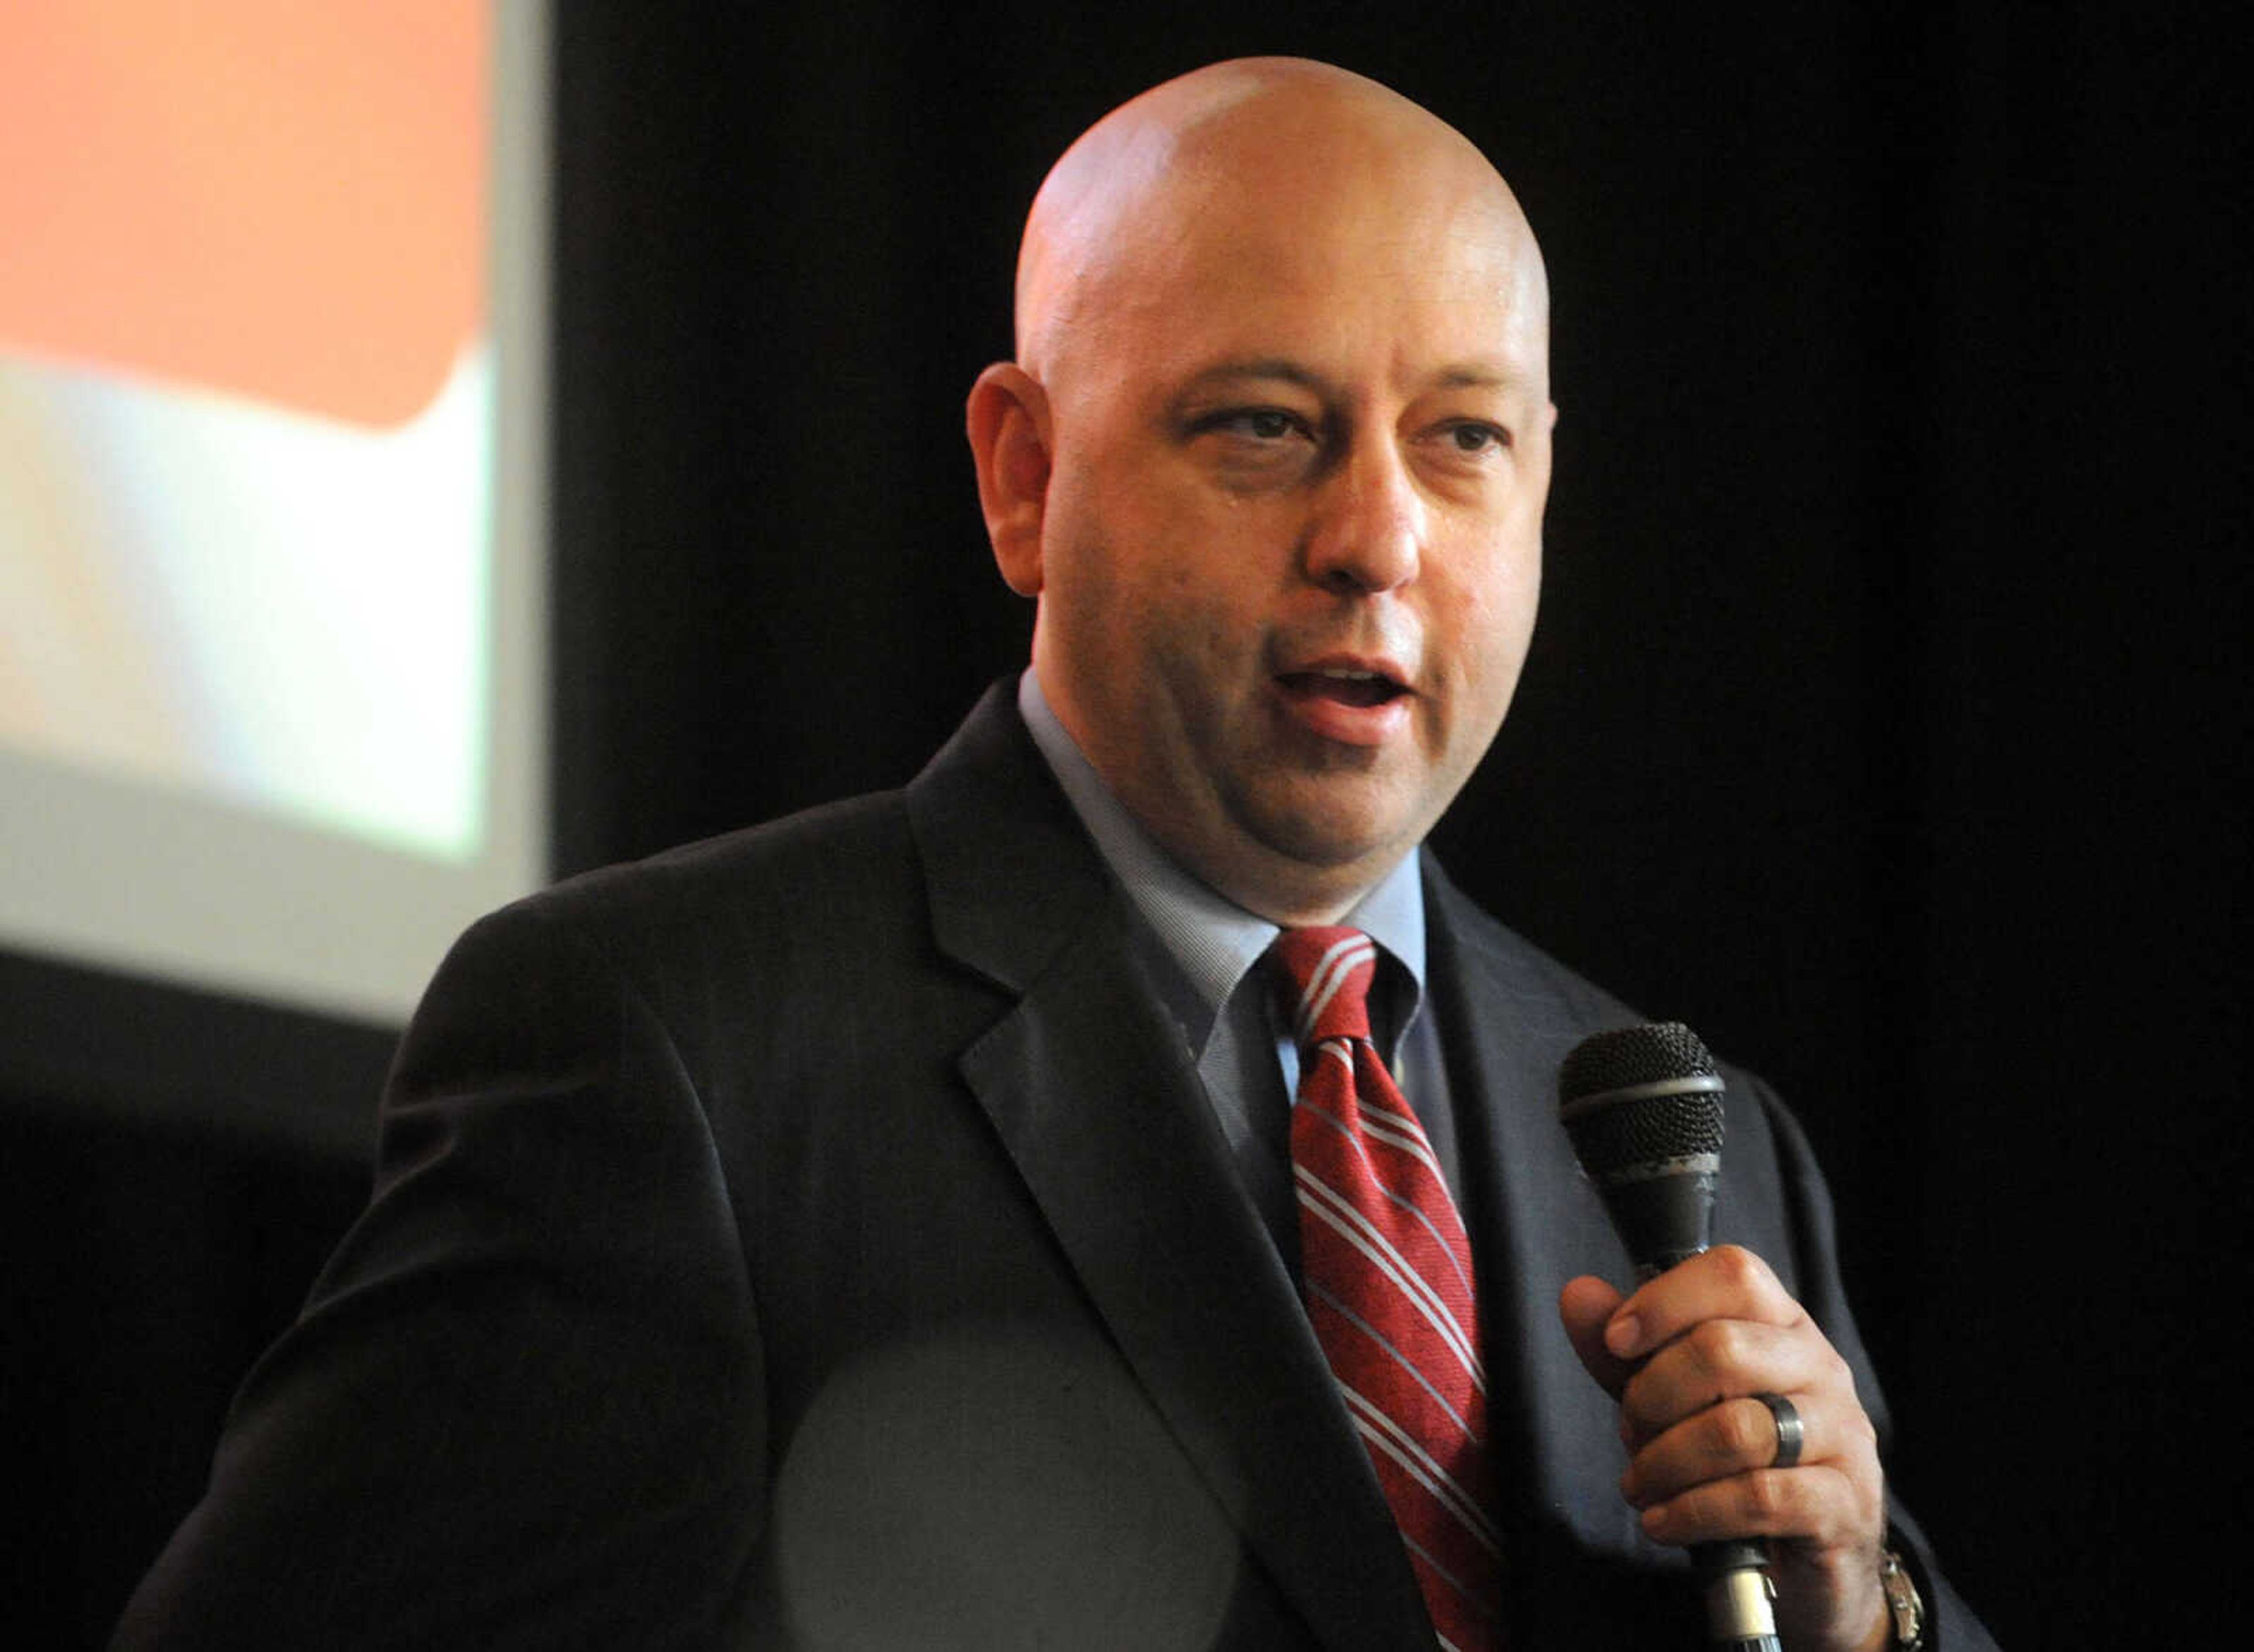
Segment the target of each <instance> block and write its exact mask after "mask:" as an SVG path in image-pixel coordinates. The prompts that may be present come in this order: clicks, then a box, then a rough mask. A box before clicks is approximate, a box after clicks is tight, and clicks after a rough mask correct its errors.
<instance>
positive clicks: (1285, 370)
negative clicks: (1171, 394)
mask: <svg viewBox="0 0 2254 1652" xmlns="http://www.w3.org/2000/svg"><path fill="white" fill-rule="evenodd" d="M1248 379H1268V380H1280V381H1283V382H1284V383H1286V384H1296V385H1298V386H1299V388H1301V389H1305V390H1312V391H1313V392H1314V393H1315V394H1316V395H1325V394H1327V393H1328V391H1329V390H1330V388H1331V382H1330V381H1329V380H1328V379H1327V378H1325V377H1324V376H1323V375H1322V374H1320V373H1318V372H1316V371H1315V370H1314V369H1313V367H1308V366H1307V365H1306V363H1304V362H1300V361H1294V360H1291V359H1290V358H1288V357H1285V356H1260V357H1255V358H1251V359H1248V360H1242V361H1216V362H1215V363H1214V365H1213V366H1211V367H1205V368H1202V369H1201V370H1200V371H1199V372H1197V373H1195V374H1192V375H1191V376H1190V378H1189V379H1188V380H1187V381H1186V382H1185V383H1184V384H1183V385H1182V388H1181V395H1182V396H1183V397H1184V398H1187V397H1189V396H1193V395H1197V394H1199V393H1200V392H1201V391H1206V390H1215V389H1220V388H1223V387H1224V386H1227V385H1230V384H1236V383H1238V382H1240V381H1244V380H1248Z"/></svg>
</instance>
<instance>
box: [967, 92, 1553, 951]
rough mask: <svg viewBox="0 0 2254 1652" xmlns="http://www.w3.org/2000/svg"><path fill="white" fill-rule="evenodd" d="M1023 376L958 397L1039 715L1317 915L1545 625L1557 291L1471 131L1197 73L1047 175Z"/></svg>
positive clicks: (1017, 372) (1029, 291) (1432, 802)
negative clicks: (1027, 618)
mask: <svg viewBox="0 0 2254 1652" xmlns="http://www.w3.org/2000/svg"><path fill="white" fill-rule="evenodd" d="M1017 297H1018V360H1017V361H1016V362H1015V363H1014V364H1000V365H997V366H995V367H989V368H988V369H987V370H986V372H985V373H984V374H982V375H981V376H980V378H979V380H978V382H977V386H976V387H975V388H973V389H972V391H971V395H970V407H969V410H968V411H969V426H970V439H971V446H972V449H973V451H974V452H975V453H976V455H977V462H978V479H979V493H980V498H981V502H982V504H983V506H984V511H985V515H986V523H987V529H988V532H989V534H990V535H991V537H992V540H993V543H994V553H995V557H996V560H997V561H998V563H1000V565H1001V569H1002V572H1003V575H1004V577H1005V578H1006V579H1007V580H1008V581H1009V583H1010V584H1011V585H1012V588H1013V589H1015V590H1017V591H1019V592H1021V593H1023V594H1025V595H1027V596H1032V597H1034V598H1037V600H1038V610H1037V615H1036V619H1035V622H1034V635H1033V662H1034V666H1035V669H1036V670H1037V671H1038V672H1039V674H1040V681H1041V686H1042V689H1043V690H1044V692H1045V693H1046V694H1047V697H1048V699H1049V701H1050V704H1052V705H1053V706H1054V708H1055V710H1056V712H1057V715H1058V717H1059V718H1061V721H1062V722H1063V723H1064V725H1065V726H1066V728H1068V730H1069V731H1070V732H1071V733H1072V735H1073V737H1074V739H1075V740H1077V741H1078V742H1079V744H1080V746H1081V748H1082V750H1083V751H1085V752H1086V753H1088V756H1089V760H1091V761H1092V762H1093V763H1094V764H1095V765H1096V770H1097V772H1098V773H1099V774H1102V775H1103V778H1104V780H1105V781H1106V782H1107V783H1108V784H1109V785H1110V788H1112V790H1113V791H1114V792H1116V793H1117V795H1118V796H1119V798H1120V800H1121V801H1122V802H1124V804H1125V805H1126V806H1127V808H1128V809H1130V810H1131V811H1132V812H1133V814H1134V815H1135V816H1136V817H1137V818H1138V819H1139V820H1140V821H1141V822H1142V823H1144V825H1145V827H1146V828H1147V829H1148V830H1150V831H1151V832H1152V835H1153V836H1155V837H1157V838H1158V839H1159V841H1160V842H1161V843H1162V844H1165V845H1166V848H1167V849H1168V850H1169V851H1171V852H1172V853H1173V855H1174V856H1175V857H1176V858H1178V859H1180V861H1181V862H1182V863H1183V864H1184V865H1186V866H1187V867H1188V868H1189V869H1190V870H1191V871H1192V872H1195V873H1196V874H1197V875H1198V876H1199V877H1201V878H1202V879H1205V881H1207V882H1208V883H1209V884H1211V885H1212V886H1214V887H1215V888H1216V889H1218V890H1220V891H1221V892H1222V893H1224V894H1226V895H1228V896H1229V897H1230V898H1231V899H1233V900H1236V901H1237V902H1238V903H1239V904H1240V905H1243V906H1244V907H1248V908H1250V909H1251V910H1253V911H1255V912H1258V913H1260V914H1263V915H1264V916H1267V917H1270V918H1272V919H1275V920H1277V921H1281V922H1308V921H1318V920H1323V919H1328V918H1331V917H1334V916H1336V915H1337V914H1339V913H1341V912H1342V911H1343V910H1344V908H1345V907H1347V906H1348V905H1350V904H1351V903H1352V901H1353V900H1355V898H1356V897H1357V896H1358V895H1359V894H1360V893H1362V891H1363V890H1365V889H1367V888H1368V887H1369V885H1370V884H1372V883H1373V882H1375V881H1376V879H1378V878H1379V877H1381V876H1382V875H1383V873H1384V872H1386V871H1387V870H1388V869H1389V868H1390V866H1391V865H1393V864H1394V863H1395V862H1396V861H1397V860H1398V859H1399V858H1400V857H1401V856H1402V855H1403V854H1404V853H1405V852H1407V851H1409V850H1410V849H1411V847H1413V846H1414V845H1415V844H1417V843H1418V841H1419V840H1420V839H1421V838H1422V837H1424V835H1425V831H1426V830H1428V829H1429V828H1430V827H1431V826H1432V823H1433V822H1434V821H1435V820H1437V819H1438V818H1439V815H1440V813H1441V811H1442V810H1443V809H1446V807H1447V805H1448V803H1449V802H1450V801H1451V800H1452V799H1453V797H1454V796H1455V795H1456V792H1457V791H1458V789H1459V788H1460V787H1461V786H1462V785H1463V782H1464V781H1465V780H1466V778H1467V777H1468V775H1469V774H1470V773H1471V771H1472V769H1473V767H1474V765H1476V763H1477V762H1478V760H1479V759H1480V757H1481V754H1482V753H1484V752H1485V751H1486V749H1487V747H1488V743H1489V742H1490V741H1491V740H1492V739H1494V737H1495V731H1496V729H1497V728H1499V727H1500V726H1501V725H1502V717H1503V713H1504V711H1506V710H1508V709H1509V704H1510V697H1511V692H1512V690H1513V689H1514V688H1515V687H1516V683H1517V680H1518V673H1519V668H1520V667H1521V665H1522V664H1523V662H1524V659H1525V655H1526V646H1527V641H1528V638H1529V636H1530V633H1531V631H1532V628H1533V624H1534V611H1535V606H1536V602H1537V596H1538V592H1539V590H1540V584H1541V531H1542V510H1543V505H1544V500H1545V499H1546V497H1547V494H1548V491H1549V480H1550V431H1551V424H1552V423H1553V421H1554V419H1555V409H1552V408H1551V405H1550V388H1549V342H1548V334H1549V325H1548V323H1549V304H1548V293H1547V288H1546V285H1545V283H1544V275H1543V269H1542V262H1541V255H1540V253H1539V252H1538V250H1537V248H1536V247H1535V244H1534V237H1533V235H1532V233H1531V232H1530V230H1529V229H1528V228H1527V226H1526V221H1525V219H1524V217H1523V214H1521V213H1520V211H1519V208H1518V204H1517V202H1516V200H1514V199H1513V198H1512V196H1511V194H1510V192H1509V189H1508V188H1507V187H1506V186H1504V184H1503V182H1502V179H1500V178H1499V177H1497V176H1496V175H1495V171H1494V169H1493V168H1492V167H1491V166H1489V165H1488V163H1487V161H1486V160H1485V159H1484V158H1482V157H1481V155H1480V153H1479V152H1478V151H1476V150H1475V149H1474V148H1473V147H1472V145H1471V144H1469V143H1467V141H1466V140H1465V139H1464V138H1463V137H1460V135H1459V134H1457V133H1456V132H1455V131H1453V130H1451V129H1450V128H1448V127H1447V126H1446V125H1444V124H1442V123H1440V122H1439V121H1438V120H1436V119H1434V118H1433V117H1432V116H1431V115H1429V114H1427V113H1425V111H1424V110H1423V109H1418V107H1417V106H1416V105H1415V104H1412V103H1411V102H1407V101H1406V100H1405V99H1404V98H1401V97H1399V96H1398V95H1396V94H1394V93H1392V92H1390V91H1389V90H1387V89H1386V88H1383V87H1381V86H1378V85H1376V83H1375V82H1372V81H1366V80H1363V79H1362V78H1361V77H1359V76H1356V75H1352V74H1348V73H1346V72H1344V71H1342V70H1339V69H1334V68H1330V67H1327V66H1323V65H1320V64H1314V63H1307V62H1301V61H1297V60H1293V59H1251V60H1247V61H1243V62H1236V63H1222V64H1216V65H1214V66H1211V67H1209V68H1205V69H1201V70H1198V71H1196V72H1195V73H1191V74H1187V75H1185V76H1183V77H1181V78H1180V79H1179V80H1175V81H1168V82H1167V83H1166V84H1165V85H1164V86H1161V87H1159V88H1156V89H1154V90H1152V91H1151V92H1147V93H1145V94H1144V95H1142V96H1141V97H1138V98H1137V99H1135V100H1134V101H1133V102H1130V103H1128V104H1126V105H1124V107H1122V108H1120V109H1116V110H1114V111H1113V112H1112V113H1111V114H1110V115H1109V116H1106V117H1105V118H1104V119H1103V121H1101V122H1099V123H1097V124H1096V126H1095V127H1094V128H1093V129H1092V130H1089V132H1088V133H1087V134H1086V136H1084V137H1082V138H1081V140H1080V141H1079V142H1078V143H1077V144H1075V145H1074V146H1073V147H1072V149H1071V150H1070V151H1068V152H1067V154H1066V155H1065V157H1064V158H1063V159H1062V160H1061V161H1059V162H1058V163H1057V165H1056V167H1055V169H1054V171H1053V172H1051V173H1050V174H1049V177H1048V179H1047V182H1046V183H1045V184H1043V185H1042V186H1041V190H1040V195H1039V197H1038V198H1037V199H1036V200H1035V201H1034V203H1033V214H1032V216H1031V217H1030V219H1029V220H1028V221H1027V223H1026V239H1025V246H1024V249H1023V252H1022V254H1021V255H1020V258H1019V272H1018V294H1017Z"/></svg>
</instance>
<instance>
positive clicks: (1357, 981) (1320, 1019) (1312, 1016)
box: [1275, 927, 1377, 1049]
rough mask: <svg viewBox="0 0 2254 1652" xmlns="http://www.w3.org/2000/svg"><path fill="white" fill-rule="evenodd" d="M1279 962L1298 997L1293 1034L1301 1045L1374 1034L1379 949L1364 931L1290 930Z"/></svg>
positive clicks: (1278, 948)
mask: <svg viewBox="0 0 2254 1652" xmlns="http://www.w3.org/2000/svg"><path fill="white" fill-rule="evenodd" d="M1275 954H1276V959H1277V962H1278V963H1279V964H1280V965H1281V966H1282V967H1283V970H1284V973H1285V976H1286V977H1288V978H1289V979H1290V981H1291V984H1292V992H1293V993H1294V994H1295V995H1296V996H1295V998H1294V1002H1293V1008H1292V1020H1293V1031H1294V1034H1295V1036H1296V1037H1297V1038H1298V1040H1299V1047H1300V1048H1302V1049H1306V1048H1308V1047H1311V1046H1313V1045H1317V1044H1320V1043H1322V1042H1323V1041H1324V1040H1327V1039H1367V1038H1368V1037H1369V984H1370V982H1371V981H1372V980H1373V979H1374V978H1375V977H1376V974H1377V945H1376V942H1373V941H1372V940H1370V938H1369V936H1368V935H1364V934H1362V931H1361V930H1359V929H1348V928H1342V927H1341V928H1315V929H1286V930H1285V931H1284V933H1283V934H1282V935H1278V936H1277V937H1276V945H1275Z"/></svg>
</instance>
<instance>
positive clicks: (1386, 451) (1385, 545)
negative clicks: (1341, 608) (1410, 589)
mask: <svg viewBox="0 0 2254 1652" xmlns="http://www.w3.org/2000/svg"><path fill="white" fill-rule="evenodd" d="M1425 514H1426V507H1425V500H1424V498H1423V497H1422V495H1421V494H1419V493H1418V490H1417V486H1416V481H1415V479H1414V478H1412V477H1411V475H1410V473H1409V467H1408V465H1407V464H1406V463H1405V461H1404V458H1403V456H1402V454H1401V453H1400V451H1398V450H1397V448H1396V447H1395V446H1394V445H1393V444H1391V443H1390V442H1376V441H1373V442H1369V443H1366V444H1359V445H1357V446H1356V448H1355V450H1354V451H1351V452H1349V453H1348V454H1347V455H1346V456H1345V458H1344V460H1343V462H1342V463H1341V464H1340V465H1338V466H1337V468H1336V469H1334V471H1333V472H1331V474H1330V476H1329V477H1328V478H1327V479H1326V480H1325V482H1324V485H1323V486H1322V488H1321V490H1320V493H1319V495H1318V497H1317V501H1316V514H1315V520H1314V523H1313V528H1311V530H1310V532H1309V534H1308V537H1307V551H1306V557H1307V577H1308V578H1310V579H1312V580H1313V581H1314V582H1315V583H1316V584H1320V585H1322V586H1324V587H1325V588H1327V589H1329V590H1333V591H1390V590H1393V589H1394V588H1395V587H1396V586H1399V585H1405V584H1409V583H1410V581H1411V580H1413V579H1415V578H1416V577H1417V570H1418V562H1419V561H1420V559H1421V558H1422V556H1423V555H1424V544H1425V528H1426V522H1425Z"/></svg>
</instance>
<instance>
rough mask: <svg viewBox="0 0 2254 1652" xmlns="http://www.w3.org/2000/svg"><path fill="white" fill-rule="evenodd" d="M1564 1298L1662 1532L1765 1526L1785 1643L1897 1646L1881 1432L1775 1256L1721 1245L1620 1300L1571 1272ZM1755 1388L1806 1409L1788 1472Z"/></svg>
mask: <svg viewBox="0 0 2254 1652" xmlns="http://www.w3.org/2000/svg"><path fill="white" fill-rule="evenodd" d="M1558 1312H1559V1313H1560V1314H1561V1315H1562V1316H1563V1318H1564V1320H1565V1334H1566V1335H1567V1336H1568V1337H1570V1338H1571V1339H1572V1343H1573V1348H1574V1351H1575V1352H1576V1353H1578V1354H1579V1355H1580V1356H1581V1363H1582V1364H1584V1365H1586V1367H1588V1369H1589V1374H1590V1375H1591V1376H1593V1377H1595V1378H1596V1379H1597V1381H1598V1382H1599V1383H1602V1384H1603V1385H1604V1387H1605V1389H1606V1390H1607V1392H1608V1393H1610V1394H1611V1395H1612V1396H1613V1397H1614V1398H1616V1399H1617V1400H1619V1401H1620V1403H1621V1442H1622V1444H1624V1445H1625V1446H1627V1447H1628V1473H1627V1474H1624V1475H1623V1476H1622V1477H1621V1495H1622V1496H1624V1497H1625V1498H1627V1500H1628V1502H1629V1503H1631V1504H1633V1505H1634V1506H1635V1508H1636V1509H1640V1510H1641V1511H1642V1522H1643V1529H1644V1530H1645V1531H1646V1532H1647V1533H1648V1534H1649V1536H1650V1537H1652V1538H1653V1540H1654V1541H1656V1542H1659V1543H1665V1544H1693V1543H1704V1542H1706V1541H1709V1540H1711V1539H1716V1538H1723V1537H1767V1538H1768V1539H1769V1540H1770V1544H1769V1547H1770V1551H1771V1555H1772V1561H1771V1565H1770V1575H1771V1576H1772V1577H1773V1578H1774V1579H1775V1582H1776V1588H1777V1628H1778V1629H1779V1631H1780V1632H1781V1634H1782V1636H1783V1639H1784V1642H1785V1643H1786V1645H1788V1646H1789V1647H1792V1648H1794V1649H1796V1652H1797V1649H1817V1648H1820V1649H1824V1652H1848V1649H1877V1648H1882V1647H1884V1646H1886V1645H1887V1644H1888V1635H1889V1628H1888V1624H1887V1610H1886V1600H1885V1596H1884V1594H1883V1593H1882V1592H1881V1591H1880V1586H1879V1554H1880V1548H1881V1546H1882V1544H1883V1543H1884V1539H1885V1531H1886V1495H1885V1481H1884V1480H1883V1478H1882V1476H1881V1474H1880V1469H1879V1453H1878V1436H1877V1432H1876V1431H1875V1430H1874V1429H1873V1427H1872V1425H1871V1419H1870V1418H1869V1416H1868V1415H1867V1414H1866V1412H1865V1411H1864V1410H1863V1406H1862V1403H1861V1402H1860V1401H1859V1400H1858V1399H1857V1398H1856V1397H1855V1379H1854V1376H1853V1373H1852V1371H1850V1370H1849V1369H1848V1366H1847V1362H1846V1361H1845V1360H1844V1359H1842V1358H1840V1357H1839V1355H1838V1350H1836V1349H1835V1348H1832V1346H1831V1341H1829V1340H1828V1339H1827V1338H1826V1337H1825V1336H1824V1333H1823V1332H1822V1331H1820V1330H1818V1329H1817V1326H1816V1322H1815V1321H1814V1320H1811V1319H1810V1318H1809V1317H1808V1314H1807V1312H1806V1311H1805V1310H1804V1309H1803V1308H1802V1307H1801V1306H1800V1304H1799V1303H1797V1302H1796V1301H1795V1300H1794V1299H1792V1297H1791V1296H1790V1295H1789V1293H1788V1292H1786V1291H1785V1289H1784V1286H1783V1285H1782V1284H1780V1283H1779V1282H1778V1279H1777V1277H1776V1275H1775V1273H1773V1272H1771V1271H1769V1267H1768V1264H1767V1263H1764V1262H1763V1261H1762V1260H1761V1258H1760V1257H1756V1256H1754V1254H1753V1252H1751V1251H1749V1250H1740V1249H1739V1248H1738V1247H1737V1246H1734V1245H1721V1246H1718V1247H1716V1248H1715V1249H1714V1250H1709V1251H1707V1252H1706V1253H1705V1254H1704V1255H1703V1256H1698V1257H1693V1258H1691V1260H1690V1261H1688V1262H1685V1263H1683V1264H1680V1265H1679V1266H1677V1267H1674V1268H1670V1269H1669V1270H1668V1271H1666V1272H1665V1273H1663V1274H1661V1275H1660V1276H1659V1277H1658V1278H1656V1279H1653V1280H1651V1281H1650V1282H1649V1283H1648V1284H1646V1285H1643V1286H1642V1288H1641V1289H1639V1290H1638V1291H1637V1292H1635V1295H1633V1296H1631V1297H1628V1298H1627V1299H1625V1300H1623V1299H1622V1298H1621V1294H1620V1292H1617V1291H1615V1290H1614V1289H1613V1288H1612V1286H1610V1285H1607V1284H1606V1283H1605V1282H1604V1281H1603V1280H1601V1279H1594V1278H1579V1279H1575V1280H1573V1281H1572V1282H1571V1283H1570V1284H1568V1285H1566V1286H1565V1290H1564V1292H1562V1293H1561V1294H1560V1295H1559V1297H1558ZM1761 1394H1781V1395H1782V1396H1784V1397H1785V1398H1787V1399H1789V1400H1790V1401H1791V1402H1792V1404H1793V1406H1794V1407H1795V1409H1796V1410H1797V1411H1799V1413H1800V1419H1801V1426H1802V1431H1803V1444H1802V1449H1801V1455H1800V1461H1799V1463H1798V1465H1797V1466H1796V1467H1792V1468H1775V1467H1771V1465H1772V1464H1773V1463H1774V1462H1775V1460H1776V1422H1775V1418H1773V1417H1772V1416H1771V1415H1770V1412H1769V1410H1768V1406H1767V1405H1766V1404H1763V1403H1762V1402H1761V1400H1760V1399H1758V1398H1756V1397H1755V1396H1757V1395H1761Z"/></svg>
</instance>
